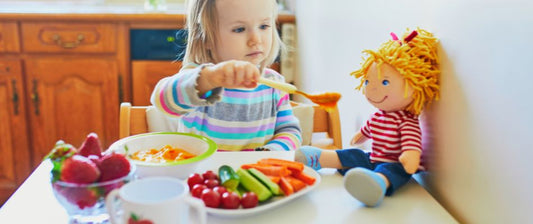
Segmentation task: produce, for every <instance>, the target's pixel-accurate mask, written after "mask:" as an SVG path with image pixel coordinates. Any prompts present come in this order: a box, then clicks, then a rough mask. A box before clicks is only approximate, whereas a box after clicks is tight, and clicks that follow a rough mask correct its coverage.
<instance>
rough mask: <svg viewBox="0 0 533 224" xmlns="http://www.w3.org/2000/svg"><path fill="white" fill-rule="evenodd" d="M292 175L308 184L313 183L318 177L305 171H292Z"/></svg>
mask: <svg viewBox="0 0 533 224" xmlns="http://www.w3.org/2000/svg"><path fill="white" fill-rule="evenodd" d="M292 176H293V177H295V178H296V179H298V180H301V181H303V182H304V183H305V184H307V185H313V184H314V183H315V181H316V178H314V177H312V176H309V175H307V174H305V173H304V172H297V173H292Z"/></svg>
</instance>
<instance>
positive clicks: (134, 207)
mask: <svg viewBox="0 0 533 224" xmlns="http://www.w3.org/2000/svg"><path fill="white" fill-rule="evenodd" d="M188 192H189V187H188V186H187V184H186V183H185V182H184V181H183V180H180V179H177V178H172V177H147V178H144V179H139V180H135V181H132V182H129V183H127V184H126V185H124V186H122V187H121V188H120V189H115V190H113V191H111V193H109V195H108V196H107V198H106V207H107V211H108V212H109V218H110V221H111V223H128V221H130V220H137V221H139V220H149V221H152V223H155V224H160V223H161V224H167V223H190V222H191V221H190V220H191V219H190V218H189V208H190V207H192V208H194V209H195V210H196V212H195V214H197V215H198V219H197V220H198V222H199V223H202V224H205V223H206V220H207V213H206V209H205V205H204V203H203V202H202V201H201V200H200V199H197V198H194V197H192V196H190V195H189V194H188ZM116 202H120V203H116ZM117 207H121V208H120V210H119V209H117ZM119 211H121V212H120V213H121V215H118V214H119ZM117 216H118V217H117Z"/></svg>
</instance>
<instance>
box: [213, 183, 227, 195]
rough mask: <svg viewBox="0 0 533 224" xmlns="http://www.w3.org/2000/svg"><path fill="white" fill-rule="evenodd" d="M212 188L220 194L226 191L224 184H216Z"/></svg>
mask: <svg viewBox="0 0 533 224" xmlns="http://www.w3.org/2000/svg"><path fill="white" fill-rule="evenodd" d="M213 190H214V191H216V192H218V193H219V194H220V195H222V194H224V193H226V192H228V190H227V189H226V188H225V187H224V186H220V185H219V186H216V187H213Z"/></svg>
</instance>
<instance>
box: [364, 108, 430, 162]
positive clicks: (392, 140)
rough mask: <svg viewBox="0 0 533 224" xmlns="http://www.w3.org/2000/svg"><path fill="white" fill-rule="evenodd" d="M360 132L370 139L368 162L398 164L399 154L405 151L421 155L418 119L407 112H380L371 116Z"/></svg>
mask: <svg viewBox="0 0 533 224" xmlns="http://www.w3.org/2000/svg"><path fill="white" fill-rule="evenodd" d="M361 132H362V133H363V135H364V136H366V137H367V138H371V139H372V152H371V153H370V160H371V161H373V162H399V159H398V158H399V157H400V154H401V153H402V152H404V151H406V150H417V151H420V152H421V153H422V142H421V141H422V135H421V130H420V125H419V123H418V117H417V116H415V115H412V114H411V113H409V112H407V111H394V112H385V111H382V110H380V111H378V112H376V113H374V114H373V115H372V117H371V118H370V119H369V120H368V121H367V122H366V125H365V126H363V127H362V128H361ZM420 169H424V168H423V167H420Z"/></svg>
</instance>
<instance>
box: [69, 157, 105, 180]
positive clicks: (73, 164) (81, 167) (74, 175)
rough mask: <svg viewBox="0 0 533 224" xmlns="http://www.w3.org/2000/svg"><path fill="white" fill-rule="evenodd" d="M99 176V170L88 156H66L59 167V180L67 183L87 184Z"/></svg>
mask: <svg viewBox="0 0 533 224" xmlns="http://www.w3.org/2000/svg"><path fill="white" fill-rule="evenodd" d="M99 177H100V170H98V167H96V165H95V164H94V163H93V162H92V161H91V160H90V159H88V158H86V157H83V156H80V155H74V156H72V157H69V158H67V159H66V160H65V161H64V162H63V166H62V167H61V177H60V180H61V181H64V182H69V183H77V184H89V183H93V182H95V181H96V180H98V178H99Z"/></svg>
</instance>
